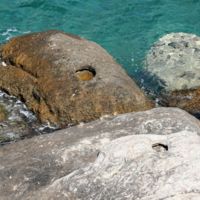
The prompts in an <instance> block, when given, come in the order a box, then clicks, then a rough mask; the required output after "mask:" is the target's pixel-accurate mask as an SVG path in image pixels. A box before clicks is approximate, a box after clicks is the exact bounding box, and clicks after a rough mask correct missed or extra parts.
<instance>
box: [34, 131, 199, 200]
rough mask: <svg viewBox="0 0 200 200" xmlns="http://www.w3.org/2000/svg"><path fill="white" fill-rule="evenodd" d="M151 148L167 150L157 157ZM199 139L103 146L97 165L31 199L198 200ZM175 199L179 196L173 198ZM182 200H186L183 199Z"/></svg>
mask: <svg viewBox="0 0 200 200" xmlns="http://www.w3.org/2000/svg"><path fill="white" fill-rule="evenodd" d="M154 144H159V145H160V146H161V145H164V146H167V147H168V149H165V148H163V147H162V146H161V147H162V148H163V151H162V152H157V151H156V150H154V148H152V146H153V145H154ZM199 164H200V136H199V135H197V133H195V132H189V131H182V132H177V133H175V134H170V135H167V136H166V135H165V136H160V135H151V134H150V135H134V136H126V137H121V138H119V139H116V140H114V141H112V142H110V143H109V144H107V145H105V146H104V147H103V148H102V149H101V152H100V153H99V155H98V158H97V159H96V161H95V162H94V163H92V164H89V165H88V166H87V167H85V168H81V169H78V170H76V171H74V172H73V173H71V174H69V175H67V176H65V177H62V178H60V179H58V180H57V181H55V182H54V183H52V184H51V185H50V186H49V187H48V188H47V189H45V190H43V191H42V193H39V195H38V196H37V195H36V197H34V198H35V199H37V198H39V197H40V198H41V199H44V200H48V199H49V198H50V199H58V200H61V199H65V198H66V199H82V200H88V199H99V200H105V199H120V200H125V199H127V200H130V199H135V200H136V199H138V200H160V199H171V197H173V199H176V200H177V199H180V196H179V194H184V195H185V196H186V195H187V199H190V198H189V195H191V194H190V193H193V195H192V196H193V197H194V194H195V195H198V197H200V189H199V188H200V174H199V168H198V167H197V166H199ZM178 196H179V197H178ZM185 198H186V197H185Z"/></svg>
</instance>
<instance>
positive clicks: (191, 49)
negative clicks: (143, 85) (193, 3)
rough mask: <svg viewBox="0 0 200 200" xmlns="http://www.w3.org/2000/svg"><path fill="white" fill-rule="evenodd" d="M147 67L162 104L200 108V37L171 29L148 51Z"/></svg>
mask: <svg viewBox="0 0 200 200" xmlns="http://www.w3.org/2000/svg"><path fill="white" fill-rule="evenodd" d="M146 70H147V71H148V72H149V76H150V77H151V81H150V82H151V83H149V80H150V79H148V84H149V85H152V86H153V87H152V88H151V90H154V91H155V88H158V90H159V91H155V93H156V94H158V97H159V98H160V99H161V102H162V104H163V105H165V106H172V107H174V106H176V107H179V108H182V109H185V110H187V111H189V112H190V113H192V114H198V113H199V112H200V96H199V93H200V37H198V36H196V35H194V34H187V33H171V34H167V35H165V36H164V37H162V38H160V39H159V40H158V41H157V42H156V43H155V44H154V45H153V47H152V48H151V50H150V51H149V53H148V55H147V58H146Z"/></svg>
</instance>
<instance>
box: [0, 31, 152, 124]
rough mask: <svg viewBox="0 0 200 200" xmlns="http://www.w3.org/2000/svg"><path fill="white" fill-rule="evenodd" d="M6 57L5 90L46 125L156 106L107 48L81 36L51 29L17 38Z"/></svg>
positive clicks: (1, 70)
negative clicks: (24, 104) (46, 123)
mask: <svg viewBox="0 0 200 200" xmlns="http://www.w3.org/2000/svg"><path fill="white" fill-rule="evenodd" d="M1 57H2V61H3V62H4V63H5V64H6V66H2V65H1V66H0V73H1V79H0V88H2V89H3V90H4V91H7V92H8V93H9V94H12V95H14V96H17V97H18V98H20V99H21V100H22V101H24V102H25V103H26V105H27V107H28V108H29V109H30V110H32V111H33V112H34V113H36V114H37V116H38V117H39V119H40V120H41V121H42V122H47V121H48V122H50V123H52V124H56V125H58V126H60V127H66V126H67V125H69V124H77V123H80V122H88V121H92V120H95V119H98V118H100V117H101V116H103V115H107V114H111V115H114V114H120V113H127V112H132V111H142V110H148V109H150V108H152V107H153V106H154V105H153V103H152V102H151V101H150V100H148V99H147V97H145V95H144V93H143V92H142V91H141V90H140V89H139V88H138V86H137V85H136V84H135V82H134V81H133V80H132V79H131V78H129V77H128V75H127V74H126V73H125V71H124V70H123V69H122V68H121V66H120V65H118V64H117V63H116V62H115V61H114V59H113V58H112V57H111V56H110V55H109V54H108V53H107V52H106V51H105V50H104V49H103V48H102V47H100V46H99V45H97V44H96V43H94V42H91V41H87V40H85V39H82V38H80V37H78V36H74V35H69V34H65V33H63V32H59V31H47V32H41V33H33V34H28V35H24V36H20V37H16V38H14V39H11V40H10V41H9V42H8V43H7V44H5V45H3V47H2V50H1Z"/></svg>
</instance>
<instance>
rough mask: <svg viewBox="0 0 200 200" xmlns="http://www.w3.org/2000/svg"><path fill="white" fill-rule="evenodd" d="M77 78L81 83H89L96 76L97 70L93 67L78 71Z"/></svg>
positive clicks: (85, 67)
mask: <svg viewBox="0 0 200 200" xmlns="http://www.w3.org/2000/svg"><path fill="white" fill-rule="evenodd" d="M76 76H77V78H78V79H79V80H81V81H89V80H91V79H93V78H94V77H95V76H96V70H95V69H94V68H93V67H91V66H84V67H82V68H81V69H79V70H76Z"/></svg>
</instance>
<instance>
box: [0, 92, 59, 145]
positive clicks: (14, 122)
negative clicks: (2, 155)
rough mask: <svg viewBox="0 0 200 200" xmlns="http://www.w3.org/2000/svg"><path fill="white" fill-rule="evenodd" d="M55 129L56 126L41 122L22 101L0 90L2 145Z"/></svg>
mask: <svg viewBox="0 0 200 200" xmlns="http://www.w3.org/2000/svg"><path fill="white" fill-rule="evenodd" d="M47 129H48V130H47ZM55 129H56V127H52V126H48V125H47V124H40V123H39V122H38V120H37V118H36V117H35V115H34V114H33V113H32V112H30V110H28V109H27V107H26V106H25V105H24V104H23V103H22V102H21V101H19V100H18V99H17V98H16V97H14V96H10V95H8V94H6V93H5V92H3V91H0V145H4V144H7V143H10V142H11V141H17V140H20V139H24V138H27V137H28V138H30V137H32V136H34V135H38V134H41V133H46V132H52V131H55Z"/></svg>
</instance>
